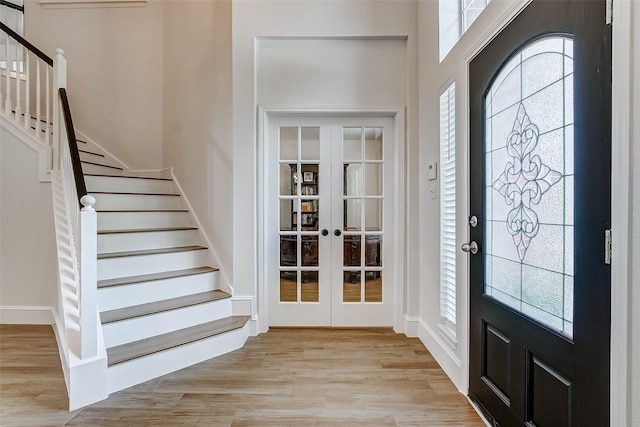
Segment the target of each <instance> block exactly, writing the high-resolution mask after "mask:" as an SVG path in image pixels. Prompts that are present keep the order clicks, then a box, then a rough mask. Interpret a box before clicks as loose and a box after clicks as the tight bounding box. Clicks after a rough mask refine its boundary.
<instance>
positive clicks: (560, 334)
mask: <svg viewBox="0 0 640 427" xmlns="http://www.w3.org/2000/svg"><path fill="white" fill-rule="evenodd" d="M604 10H605V8H604V2H601V1H587V2H578V1H554V2H547V1H539V0H534V1H533V2H532V3H531V4H530V5H529V6H528V7H527V8H526V9H525V10H524V11H523V12H522V13H521V14H520V15H519V16H518V17H517V18H516V19H515V20H514V21H512V23H510V24H509V25H508V26H507V27H506V28H505V29H504V30H503V31H502V32H501V33H500V34H499V35H498V36H497V37H496V38H495V39H494V40H493V41H492V42H491V43H490V44H489V45H487V46H486V47H485V48H484V49H483V50H482V52H480V53H479V54H478V56H477V57H476V58H474V59H473V60H472V62H471V63H470V66H469V72H470V107H471V109H470V112H471V116H470V120H471V123H470V178H471V182H470V188H471V213H470V214H471V215H476V216H478V219H479V221H478V226H477V227H475V228H472V229H471V230H470V236H471V239H472V240H473V241H476V242H477V243H478V245H479V248H480V250H479V252H478V254H477V255H471V260H470V294H471V299H470V315H471V329H470V395H471V397H472V398H473V399H475V400H476V401H477V402H478V403H479V405H480V406H481V407H482V408H484V410H485V411H487V413H488V414H489V416H490V417H492V418H494V419H495V420H496V421H497V422H498V423H499V424H500V425H507V426H511V425H523V424H526V425H538V426H547V425H549V426H565V425H572V426H591V425H594V426H600V425H608V422H609V353H608V352H609V318H610V269H609V266H607V265H605V264H604V257H603V245H604V231H605V230H606V229H607V228H609V224H610V200H611V194H610V175H611V169H610V168H611V166H610V152H611V142H610V134H611V132H610V123H611V103H610V99H611V92H610V91H611V58H610V46H611V45H610V30H609V29H608V28H607V27H606V26H605V23H604Z"/></svg>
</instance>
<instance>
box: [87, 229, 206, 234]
mask: <svg viewBox="0 0 640 427" xmlns="http://www.w3.org/2000/svg"><path fill="white" fill-rule="evenodd" d="M197 229H198V227H166V228H132V229H126V228H125V229H122V230H99V231H98V234H125V233H153V232H162V231H187V230H197Z"/></svg>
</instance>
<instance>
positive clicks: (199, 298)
mask: <svg viewBox="0 0 640 427" xmlns="http://www.w3.org/2000/svg"><path fill="white" fill-rule="evenodd" d="M230 297H231V295H229V294H228V293H226V292H224V291H221V290H218V289H216V290H213V291H208V292H200V293H197V294H191V295H185V296H182V297H177V298H171V299H168V300H161V301H155V302H150V303H146V304H139V305H134V306H130V307H125V308H119V309H116V310H108V311H103V312H102V313H100V319H102V323H103V324H105V323H111V322H117V321H120V320H125V319H133V318H135V317H141V316H147V315H149V314H155V313H162V312H163V311H169V310H175V309H178V308H185V307H190V306H192V305H198V304H204V303H207V302H212V301H217V300H220V299H223V298H230Z"/></svg>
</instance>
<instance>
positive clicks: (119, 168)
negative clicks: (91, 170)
mask: <svg viewBox="0 0 640 427" xmlns="http://www.w3.org/2000/svg"><path fill="white" fill-rule="evenodd" d="M80 163H82V164H84V165H93V166H101V167H103V168H109V169H117V170H124V169H122V168H121V167H118V166H110V165H102V164H100V163H94V162H87V161H86V160H81V161H80Z"/></svg>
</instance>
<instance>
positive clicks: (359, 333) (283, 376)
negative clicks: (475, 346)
mask: <svg viewBox="0 0 640 427" xmlns="http://www.w3.org/2000/svg"><path fill="white" fill-rule="evenodd" d="M7 327H8V328H7ZM14 328H16V326H14V325H2V326H0V342H1V343H2V348H1V349H0V358H1V359H0V373H1V374H0V419H1V420H2V422H1V423H2V425H5V424H6V425H21V426H26V425H38V426H62V425H67V426H112V427H125V426H126V427H129V426H143V425H147V426H151V425H152V426H172V427H173V426H196V425H200V426H227V427H228V426H242V425H247V426H307V425H313V426H343V425H344V426H361V425H369V426H385V425H390V426H403V427H405V426H443V427H444V426H449V427H453V426H456V427H484V426H485V424H484V423H483V422H482V420H481V419H480V417H479V416H478V414H477V413H476V412H475V411H474V410H473V408H472V407H471V405H470V404H469V402H468V401H467V399H466V397H465V396H464V395H463V394H461V393H460V392H459V391H458V390H457V388H456V387H455V386H454V385H453V383H452V382H451V381H450V380H449V378H448V377H447V376H446V374H445V373H444V372H443V371H442V369H440V368H439V367H437V365H435V364H434V365H433V366H434V367H430V368H427V369H425V368H421V367H419V365H420V363H421V362H423V361H426V362H429V363H433V362H434V359H433V357H432V356H431V355H430V354H429V352H428V351H427V350H426V349H425V347H424V345H423V344H422V343H421V342H420V340H419V339H417V338H407V337H406V336H404V335H401V334H396V333H394V332H393V330H391V329H381V328H372V329H355V328H352V329H329V328H317V329H315V328H314V329H304V328H298V329H295V328H271V329H270V330H269V332H267V333H264V334H261V335H258V336H256V337H251V338H249V340H248V341H247V343H246V344H245V346H244V347H243V348H242V349H239V350H236V351H234V352H231V353H228V354H225V355H223V356H220V357H217V358H215V359H211V360H209V361H206V362H203V363H199V364H197V365H194V366H191V367H189V368H186V369H182V370H180V371H177V372H174V373H171V374H168V375H165V376H163V377H160V378H156V379H153V380H151V381H147V382H146V383H144V384H140V385H137V386H134V387H131V388H129V389H127V390H123V391H120V392H117V393H113V394H111V396H109V398H108V399H106V400H104V401H102V402H98V403H96V404H93V405H90V406H88V407H86V408H83V409H81V410H77V411H74V412H68V411H67V408H66V398H67V394H66V393H67V392H66V387H65V383H64V379H63V374H62V368H61V367H60V360H59V355H58V351H57V348H56V344H55V338H54V336H53V332H52V330H51V327H49V326H21V327H18V330H16V329H14ZM11 329H13V332H11V331H10V330H11ZM29 331H33V332H29ZM43 332H45V333H43ZM413 362H415V363H413ZM402 363H405V365H404V366H401V365H402ZM383 364H384V365H385V366H386V367H382V365H383ZM40 367H46V368H47V369H44V370H43V369H40ZM38 369H40V370H38Z"/></svg>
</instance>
